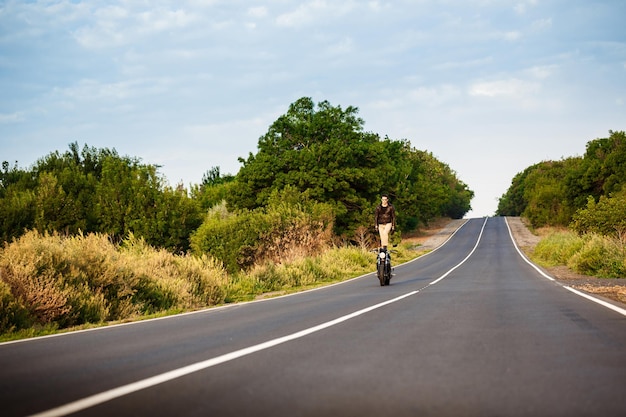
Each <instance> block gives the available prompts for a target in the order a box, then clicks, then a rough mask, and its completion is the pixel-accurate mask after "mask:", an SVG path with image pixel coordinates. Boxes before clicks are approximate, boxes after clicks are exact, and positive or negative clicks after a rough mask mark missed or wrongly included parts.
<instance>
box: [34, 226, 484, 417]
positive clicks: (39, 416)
mask: <svg viewBox="0 0 626 417" xmlns="http://www.w3.org/2000/svg"><path fill="white" fill-rule="evenodd" d="M486 224H487V218H485V222H484V223H483V227H482V229H481V231H480V235H479V236H478V240H477V242H476V245H475V246H474V248H473V249H472V251H471V252H470V253H469V255H467V256H466V257H465V259H463V260H462V261H461V262H460V263H459V264H457V265H455V266H454V267H453V268H452V269H450V270H448V271H447V272H446V273H445V274H443V275H442V276H441V277H439V278H438V279H436V280H435V281H433V282H431V283H430V284H428V285H427V286H426V287H429V286H431V285H434V284H436V283H437V282H439V281H441V280H442V279H444V278H445V277H447V276H448V275H449V274H450V273H451V272H452V271H454V270H455V269H457V268H458V267H459V266H461V265H462V264H463V263H465V261H467V260H468V259H469V257H470V256H471V255H472V254H473V253H474V251H475V250H476V247H478V243H479V242H480V239H481V237H482V234H483V230H484V229H485V225H486ZM455 233H456V232H455ZM446 242H447V241H446ZM444 243H445V242H444ZM426 287H424V288H426ZM424 288H422V289H420V290H415V291H411V292H409V293H406V294H404V295H401V296H399V297H396V298H393V299H391V300H387V301H384V302H382V303H379V304H376V305H373V306H370V307H367V308H364V309H362V310H358V311H355V312H354V313H351V314H348V315H345V316H342V317H339V318H336V319H334V320H331V321H328V322H326V323H322V324H319V325H317V326H314V327H310V328H308V329H304V330H301V331H299V332H296V333H292V334H290V335H287V336H283V337H279V338H277V339H273V340H269V341H267V342H264V343H260V344H258V345H254V346H250V347H247V348H244V349H240V350H236V351H234V352H230V353H226V354H224V355H221V356H217V357H215V358H211V359H207V360H205V361H201V362H196V363H194V364H191V365H187V366H184V367H182V368H178V369H174V370H171V371H169V372H165V373H162V374H159V375H155V376H153V377H150V378H146V379H142V380H140V381H137V382H133V383H130V384H127V385H123V386H121V387H117V388H113V389H110V390H108V391H104V392H101V393H98V394H94V395H91V396H89V397H85V398H82V399H80V400H76V401H73V402H70V403H67V404H64V405H61V406H59V407H56V408H51V409H49V410H46V411H42V412H40V413H36V414H32V415H31V417H60V416H66V415H68V414H72V413H76V412H78V411H81V410H85V409H87V408H90V407H94V406H96V405H98V404H102V403H105V402H107V401H111V400H114V399H115V398H119V397H123V396H124V395H128V394H132V393H134V392H137V391H140V390H143V389H146V388H150V387H153V386H155V385H159V384H162V383H165V382H168V381H171V380H173V379H176V378H180V377H183V376H185V375H189V374H191V373H194V372H198V371H201V370H204V369H207V368H210V367H212V366H216V365H219V364H222V363H225V362H229V361H232V360H235V359H238V358H241V357H243V356H247V355H250V354H252V353H255V352H259V351H261V350H265V349H269V348H271V347H274V346H277V345H280V344H282V343H286V342H289V341H291V340H295V339H299V338H301V337H304V336H307V335H310V334H312V333H315V332H318V331H320V330H323V329H327V328H329V327H332V326H335V325H337V324H339V323H343V322H345V321H347V320H350V319H353V318H355V317H358V316H361V315H363V314H365V313H369V312H370V311H373V310H376V309H378V308H381V307H384V306H386V305H389V304H392V303H395V302H397V301H400V300H403V299H405V298H407V297H410V296H412V295H415V294H417V293H419V292H420V291H421V290H423V289H424Z"/></svg>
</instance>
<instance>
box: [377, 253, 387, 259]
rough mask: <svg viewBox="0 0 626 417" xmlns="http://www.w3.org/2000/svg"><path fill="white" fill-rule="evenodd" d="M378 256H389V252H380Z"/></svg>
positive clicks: (381, 257)
mask: <svg viewBox="0 0 626 417" xmlns="http://www.w3.org/2000/svg"><path fill="white" fill-rule="evenodd" d="M378 256H379V257H380V259H385V257H386V256H387V254H386V253H385V252H380V253H379V254H378Z"/></svg>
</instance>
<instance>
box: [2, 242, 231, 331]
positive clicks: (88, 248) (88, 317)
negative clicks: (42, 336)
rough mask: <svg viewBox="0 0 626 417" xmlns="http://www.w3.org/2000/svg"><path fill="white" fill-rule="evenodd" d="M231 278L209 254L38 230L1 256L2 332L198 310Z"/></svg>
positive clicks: (217, 299)
mask: <svg viewBox="0 0 626 417" xmlns="http://www.w3.org/2000/svg"><path fill="white" fill-rule="evenodd" d="M226 283H227V275H226V272H225V270H224V268H223V267H222V266H221V264H219V263H218V262H217V261H215V260H214V259H212V258H210V257H208V256H202V257H198V258H196V257H192V256H191V255H184V256H178V255H173V254H171V253H169V252H167V251H166V250H164V249H159V250H157V249H154V248H152V247H150V246H149V245H148V244H146V242H145V241H144V240H143V239H136V238H135V237H134V236H132V235H130V236H129V237H128V238H127V239H125V240H124V241H123V242H122V244H121V246H118V245H115V244H113V243H112V242H111V241H110V240H109V238H108V237H107V236H106V235H99V234H89V235H86V236H83V235H79V236H74V237H65V236H61V235H59V234H56V233H53V234H44V235H41V234H39V233H38V232H35V231H31V232H28V233H26V234H24V235H23V236H22V237H20V238H19V239H17V240H14V241H13V242H12V243H11V244H5V247H4V248H3V249H2V250H1V251H0V316H1V317H2V319H1V320H0V331H2V332H7V331H15V330H20V329H23V328H26V327H30V326H33V325H38V326H46V325H53V326H58V327H61V328H64V327H69V326H74V325H80V324H85V323H99V322H103V321H109V320H123V319H127V318H130V317H133V316H136V315H138V314H151V313H156V312H161V311H166V310H169V309H194V308H198V307H206V306H209V305H215V304H219V303H221V302H223V301H224V298H225V289H224V287H225V285H226Z"/></svg>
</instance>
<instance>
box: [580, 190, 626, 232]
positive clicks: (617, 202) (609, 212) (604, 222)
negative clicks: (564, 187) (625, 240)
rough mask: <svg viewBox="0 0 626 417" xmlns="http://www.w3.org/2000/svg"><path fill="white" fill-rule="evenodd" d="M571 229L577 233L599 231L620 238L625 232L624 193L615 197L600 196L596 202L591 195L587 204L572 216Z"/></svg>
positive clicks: (625, 210) (625, 199)
mask: <svg viewBox="0 0 626 417" xmlns="http://www.w3.org/2000/svg"><path fill="white" fill-rule="evenodd" d="M571 227H572V229H574V230H575V231H576V232H578V233H581V234H582V233H599V234H602V235H606V236H612V237H618V238H622V237H623V236H624V235H625V234H626V193H622V194H619V195H616V196H615V197H605V196H601V197H600V200H599V201H598V202H597V203H596V201H595V200H594V198H593V197H591V196H590V197H589V198H588V200H587V206H586V207H585V208H583V209H580V210H578V211H577V212H576V214H575V215H574V216H573V220H572V223H571Z"/></svg>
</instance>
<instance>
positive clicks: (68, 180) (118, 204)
mask: <svg viewBox="0 0 626 417" xmlns="http://www.w3.org/2000/svg"><path fill="white" fill-rule="evenodd" d="M357 114H358V109H357V108H356V107H352V106H350V107H348V108H346V109H342V108H341V107H340V106H332V105H331V104H330V103H328V102H326V101H324V102H321V103H318V104H317V105H316V104H314V103H313V101H312V100H311V99H310V98H306V97H305V98H302V99H299V100H298V101H296V102H295V103H293V104H291V105H290V106H289V109H288V111H287V113H286V114H285V115H283V116H280V117H279V118H278V119H277V120H276V121H275V122H274V123H273V124H272V125H271V126H270V127H269V129H268V132H267V133H266V134H265V135H264V136H262V137H261V138H260V139H259V144H258V152H257V153H256V154H252V153H250V154H249V155H248V156H247V157H246V158H240V162H241V163H242V167H241V169H240V171H239V172H238V173H237V175H222V174H221V173H220V170H219V167H213V168H210V169H209V170H208V171H207V173H206V174H205V176H204V177H203V178H202V181H201V183H200V184H193V185H190V186H189V189H187V188H186V187H184V186H183V185H182V184H179V185H177V186H174V187H172V186H170V185H169V184H168V183H167V181H166V180H165V179H164V178H163V177H162V176H161V175H160V174H159V171H158V166H155V165H150V164H145V163H143V162H142V161H141V160H140V159H138V158H133V157H128V156H120V155H119V154H118V153H117V152H116V151H115V150H114V149H113V150H111V149H96V148H91V147H89V146H87V145H85V146H84V147H83V148H82V149H81V148H80V147H79V145H78V143H72V144H70V145H69V150H68V151H66V152H64V153H61V152H59V151H55V152H53V153H50V154H48V155H46V156H44V157H42V158H41V159H40V160H38V161H37V162H36V163H35V164H34V165H33V166H31V167H29V168H22V167H20V166H19V165H18V163H17V162H15V163H13V164H11V163H9V162H7V161H4V162H3V163H2V169H1V170H0V244H1V246H2V247H1V249H0V334H2V335H3V336H2V337H3V338H4V339H8V338H17V337H28V336H33V335H40V334H46V333H49V332H57V331H65V330H68V329H77V328H84V327H89V326H94V325H102V324H106V323H110V322H119V321H126V320H137V319H142V318H146V317H154V316H158V315H164V314H173V313H178V312H182V311H189V310H195V309H201V308H206V307H210V306H215V305H219V304H223V303H228V302H236V301H240V300H250V299H254V298H257V297H263V296H271V295H275V294H282V293H286V292H291V291H296V290H299V289H302V288H311V287H314V286H317V285H321V284H324V283H329V282H336V281H340V280H344V279H346V278H350V277H354V276H358V275H361V274H363V273H365V272H370V271H372V269H373V267H372V265H373V263H374V259H375V257H374V255H373V254H372V253H370V252H369V250H370V249H372V248H373V247H375V246H376V242H377V241H378V238H377V236H376V234H375V232H374V230H373V213H374V208H375V206H376V204H378V202H379V198H380V195H381V193H387V194H389V195H390V197H391V199H392V203H393V204H394V205H395V207H396V210H397V212H398V219H397V220H398V221H397V223H398V224H397V230H398V231H397V232H396V235H395V238H396V239H397V240H398V241H399V240H400V239H401V235H402V233H405V234H406V233H412V232H415V231H419V230H420V229H421V228H424V227H426V226H428V225H429V224H430V223H431V222H433V221H435V220H436V219H438V218H442V217H446V218H455V219H458V218H462V217H463V216H464V215H465V213H467V212H468V211H469V210H470V209H471V206H470V201H471V199H472V197H473V192H472V191H471V190H470V189H469V187H468V186H467V185H466V184H464V183H463V182H462V181H460V180H459V179H458V178H457V176H456V173H455V172H454V171H453V170H452V169H451V168H450V167H449V166H448V165H446V164H445V163H443V162H441V161H439V160H437V159H436V158H435V157H434V156H433V155H432V154H431V153H429V152H427V151H422V150H418V149H415V148H413V147H411V145H410V142H409V141H408V140H406V139H401V140H392V139H390V138H388V137H384V138H381V137H380V136H379V135H378V134H375V133H371V132H365V131H364V129H363V126H364V121H363V120H362V119H360V118H359V117H358V116H357ZM208 139H209V140H227V138H208ZM417 255H418V252H416V251H415V250H414V248H411V247H409V246H408V245H400V246H399V247H398V253H397V254H396V256H395V258H394V259H395V262H403V261H405V260H408V259H410V258H412V257H415V256H417Z"/></svg>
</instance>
